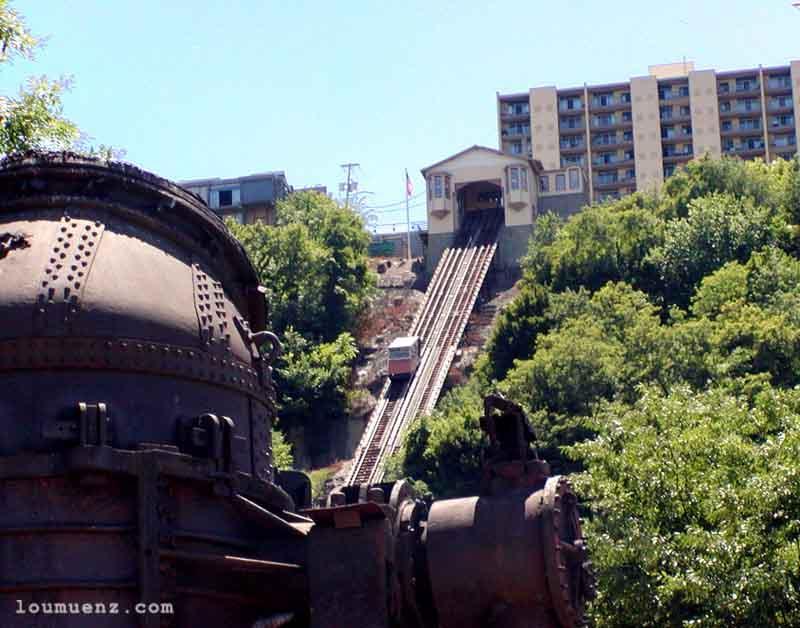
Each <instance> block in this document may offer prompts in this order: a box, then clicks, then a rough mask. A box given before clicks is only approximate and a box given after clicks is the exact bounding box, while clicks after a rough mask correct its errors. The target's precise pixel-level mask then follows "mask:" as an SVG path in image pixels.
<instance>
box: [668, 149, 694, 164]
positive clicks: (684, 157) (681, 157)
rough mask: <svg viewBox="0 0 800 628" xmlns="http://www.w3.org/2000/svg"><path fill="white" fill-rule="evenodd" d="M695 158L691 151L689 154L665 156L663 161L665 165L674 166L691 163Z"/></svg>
mask: <svg viewBox="0 0 800 628" xmlns="http://www.w3.org/2000/svg"><path fill="white" fill-rule="evenodd" d="M693 156H694V155H693V153H692V152H691V151H689V152H681V153H671V154H669V155H663V156H662V157H661V159H662V161H663V162H664V163H665V164H668V163H669V164H674V163H679V162H684V161H689V160H690V159H691V158H692V157H693Z"/></svg>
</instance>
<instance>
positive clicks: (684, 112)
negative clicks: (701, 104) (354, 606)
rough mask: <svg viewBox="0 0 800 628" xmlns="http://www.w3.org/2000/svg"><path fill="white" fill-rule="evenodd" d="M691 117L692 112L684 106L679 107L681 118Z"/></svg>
mask: <svg viewBox="0 0 800 628" xmlns="http://www.w3.org/2000/svg"><path fill="white" fill-rule="evenodd" d="M690 115H692V110H691V109H689V107H687V106H686V105H681V117H685V116H690Z"/></svg>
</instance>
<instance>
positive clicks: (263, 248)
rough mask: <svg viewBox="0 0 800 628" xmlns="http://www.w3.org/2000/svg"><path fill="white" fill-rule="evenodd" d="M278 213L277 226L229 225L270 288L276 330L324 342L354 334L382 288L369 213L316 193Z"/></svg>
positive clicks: (293, 198) (288, 202) (293, 199)
mask: <svg viewBox="0 0 800 628" xmlns="http://www.w3.org/2000/svg"><path fill="white" fill-rule="evenodd" d="M276 215H277V225H276V226H270V225H265V224H264V223H262V222H256V223H255V224H252V225H239V224H236V223H235V222H233V221H229V222H228V226H229V228H230V229H231V231H232V232H233V234H234V235H235V236H236V237H237V238H238V239H239V240H240V241H241V242H242V244H243V245H244V247H245V249H246V250H247V253H248V255H249V256H250V259H251V260H252V261H253V264H254V266H255V268H256V270H257V271H258V273H259V276H260V277H261V281H262V283H263V285H264V286H265V287H266V289H267V303H268V305H269V311H270V317H271V320H270V324H271V325H272V328H273V329H274V330H275V331H276V332H278V333H283V332H284V331H285V330H286V329H288V328H289V327H290V326H291V327H292V328H294V329H295V331H297V332H298V333H300V334H302V335H303V336H304V337H306V338H308V339H310V340H314V341H321V342H331V341H333V340H334V339H336V338H337V337H338V336H339V335H340V334H341V333H343V332H352V331H353V330H354V328H355V325H356V322H357V321H358V318H359V316H360V315H361V314H362V313H363V312H364V310H365V308H366V306H367V302H368V299H369V298H370V296H371V295H372V294H373V290H374V286H375V277H374V275H373V273H371V272H370V270H369V267H368V264H367V248H368V245H369V234H368V233H367V231H366V230H365V229H364V224H363V222H362V221H361V218H360V217H359V216H357V215H356V214H354V213H353V212H350V211H348V210H345V209H343V208H341V207H339V206H338V205H337V204H336V203H335V202H334V201H333V200H331V199H329V198H327V197H326V196H324V195H322V194H317V193H314V192H298V193H295V194H292V195H290V196H289V197H288V198H286V199H283V200H281V201H279V202H278V204H277V207H276Z"/></svg>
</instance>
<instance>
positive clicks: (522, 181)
mask: <svg viewBox="0 0 800 628" xmlns="http://www.w3.org/2000/svg"><path fill="white" fill-rule="evenodd" d="M519 187H520V188H522V189H523V190H525V191H526V192H527V191H528V169H527V168H520V169H519Z"/></svg>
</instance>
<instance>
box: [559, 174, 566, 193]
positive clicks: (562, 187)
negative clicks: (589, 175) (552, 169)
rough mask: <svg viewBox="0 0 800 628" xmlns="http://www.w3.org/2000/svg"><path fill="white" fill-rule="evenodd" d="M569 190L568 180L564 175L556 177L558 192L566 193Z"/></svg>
mask: <svg viewBox="0 0 800 628" xmlns="http://www.w3.org/2000/svg"><path fill="white" fill-rule="evenodd" d="M566 189H567V178H566V177H565V176H564V175H563V174H557V175H556V192H564V191H565V190H566Z"/></svg>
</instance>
